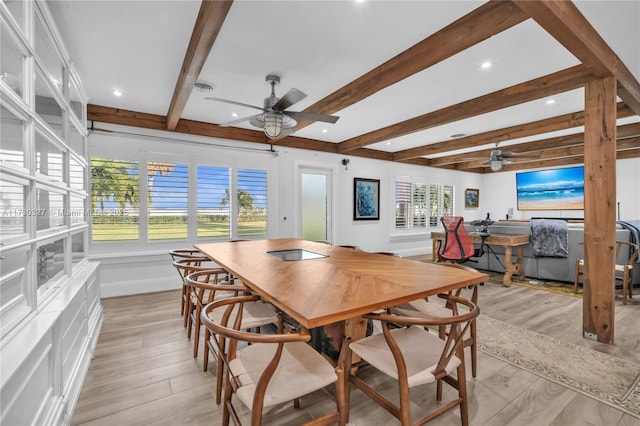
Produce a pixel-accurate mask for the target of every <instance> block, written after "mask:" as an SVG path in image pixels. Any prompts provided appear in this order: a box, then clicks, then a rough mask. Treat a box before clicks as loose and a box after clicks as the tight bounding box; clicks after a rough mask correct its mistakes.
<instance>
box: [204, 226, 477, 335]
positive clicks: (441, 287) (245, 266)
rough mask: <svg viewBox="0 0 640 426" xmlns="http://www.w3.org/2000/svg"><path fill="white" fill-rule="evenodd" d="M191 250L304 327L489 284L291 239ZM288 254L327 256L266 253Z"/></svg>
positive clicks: (459, 273)
mask: <svg viewBox="0 0 640 426" xmlns="http://www.w3.org/2000/svg"><path fill="white" fill-rule="evenodd" d="M195 247H196V248H197V249H198V250H199V251H201V252H202V253H204V254H206V255H207V256H208V257H209V258H211V259H212V260H213V261H215V262H216V263H217V264H219V265H220V266H222V267H223V268H225V269H226V270H227V271H229V272H230V273H232V274H233V275H235V276H236V277H238V278H240V279H241V280H242V282H243V283H244V284H245V285H247V286H248V287H250V288H252V289H253V290H254V291H256V292H257V293H258V294H260V295H261V296H262V298H263V299H264V300H266V301H268V302H270V303H272V304H274V305H275V306H277V307H278V308H280V309H282V310H283V311H284V312H286V313H287V314H288V315H290V316H291V317H292V318H294V319H295V320H296V321H298V322H299V323H300V324H302V325H303V326H305V327H307V328H314V327H318V326H322V325H327V324H331V323H335V322H337V321H342V320H347V319H350V318H355V317H358V316H360V315H363V314H366V313H369V312H371V311H375V310H377V309H381V308H386V307H389V306H394V305H397V304H401V303H404V302H407V301H410V300H414V299H417V298H420V297H426V296H431V295H435V294H438V293H442V292H446V291H448V290H452V289H456V288H460V287H465V286H467V285H471V284H477V283H481V282H484V281H487V280H488V279H489V276H488V275H487V274H484V273H474V272H469V271H464V270H460V269H457V268H449V267H446V266H443V265H438V264H432V263H425V262H420V261H417V260H411V259H402V258H398V257H393V256H387V255H383V254H375V253H367V252H363V251H358V250H354V249H350V248H344V247H338V246H332V245H328V244H322V243H316V242H312V241H305V240H299V239H294V238H283V239H271V240H251V241H237V242H222V243H206V244H196V245H195ZM291 249H303V250H307V251H311V252H314V253H320V254H325V255H327V257H322V258H317V259H308V260H299V261H290V260H281V259H278V258H276V257H274V256H271V255H269V254H267V252H269V251H278V250H291Z"/></svg>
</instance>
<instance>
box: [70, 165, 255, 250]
mask: <svg viewBox="0 0 640 426" xmlns="http://www.w3.org/2000/svg"><path fill="white" fill-rule="evenodd" d="M140 169H141V167H139V163H138V162H137V161H133V160H118V159H112V158H101V157H95V158H93V159H92V160H91V186H92V198H91V202H92V206H91V207H92V212H93V220H92V223H93V241H94V242H107V241H108V242H124V241H138V240H139V239H140V236H141V235H143V233H142V230H141V229H140V226H141V224H143V223H144V222H140V221H139V220H138V219H139V211H138V209H139V205H140V204H143V203H141V201H146V203H144V204H146V206H147V207H146V210H145V211H146V218H147V221H146V223H147V224H148V226H147V235H148V241H150V242H161V241H176V240H185V241H186V240H188V239H189V238H190V236H192V235H193V236H195V240H206V239H229V238H256V237H266V235H267V171H266V170H259V169H237V170H234V169H231V168H229V167H217V166H210V165H197V166H194V167H193V168H192V167H190V166H189V164H187V163H169V162H154V161H149V162H148V163H147V178H146V180H144V179H143V181H142V182H140V181H139V179H138V173H139V170H140ZM191 170H195V184H194V185H192V187H190V184H189V182H190V178H191V179H193V178H194V177H190V173H191ZM144 183H146V188H144V187H143V184H144ZM145 194H147V195H145ZM141 197H143V198H144V200H143V199H141ZM71 201H73V198H72V199H71ZM189 206H194V207H195V216H196V217H195V220H194V221H193V222H191V221H190V216H191V215H190V214H189ZM192 208H193V207H192ZM143 214H144V213H143ZM191 217H192V216H191ZM190 224H193V225H191V226H195V229H193V230H192V229H190V228H189V227H190Z"/></svg>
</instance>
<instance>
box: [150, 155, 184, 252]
mask: <svg viewBox="0 0 640 426" xmlns="http://www.w3.org/2000/svg"><path fill="white" fill-rule="evenodd" d="M188 190H189V186H188V166H187V165H186V164H178V163H175V164H174V163H160V162H152V161H150V162H149V163H148V164H147V193H148V194H149V201H148V203H149V241H158V240H186V239H187V201H188Z"/></svg>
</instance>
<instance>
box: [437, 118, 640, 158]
mask: <svg viewBox="0 0 640 426" xmlns="http://www.w3.org/2000/svg"><path fill="white" fill-rule="evenodd" d="M638 136H640V123H634V124H627V125H624V126H618V128H617V138H618V141H620V140H622V139H625V138H634V137H638ZM582 144H584V132H580V133H575V134H572V135H566V136H557V137H553V138H548V139H541V140H536V141H531V142H525V143H521V144H517V145H508V146H504V147H502V148H501V149H502V150H503V151H511V152H516V153H519V154H524V153H533V152H538V151H543V150H545V149H550V148H561V147H569V146H572V145H582ZM491 151H493V148H491V149H483V150H480V151H472V152H465V153H462V154H454V155H447V156H445V157H438V158H432V159H430V161H429V165H430V166H432V167H438V166H442V165H445V164H452V163H462V162H469V160H468V158H469V157H471V156H473V157H486V158H485V160H486V159H488V158H489V155H490V154H491Z"/></svg>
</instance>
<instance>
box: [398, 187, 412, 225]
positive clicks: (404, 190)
mask: <svg viewBox="0 0 640 426" xmlns="http://www.w3.org/2000/svg"><path fill="white" fill-rule="evenodd" d="M395 199H396V200H395V201H396V229H408V228H409V214H410V213H411V182H406V181H396V195H395Z"/></svg>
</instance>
